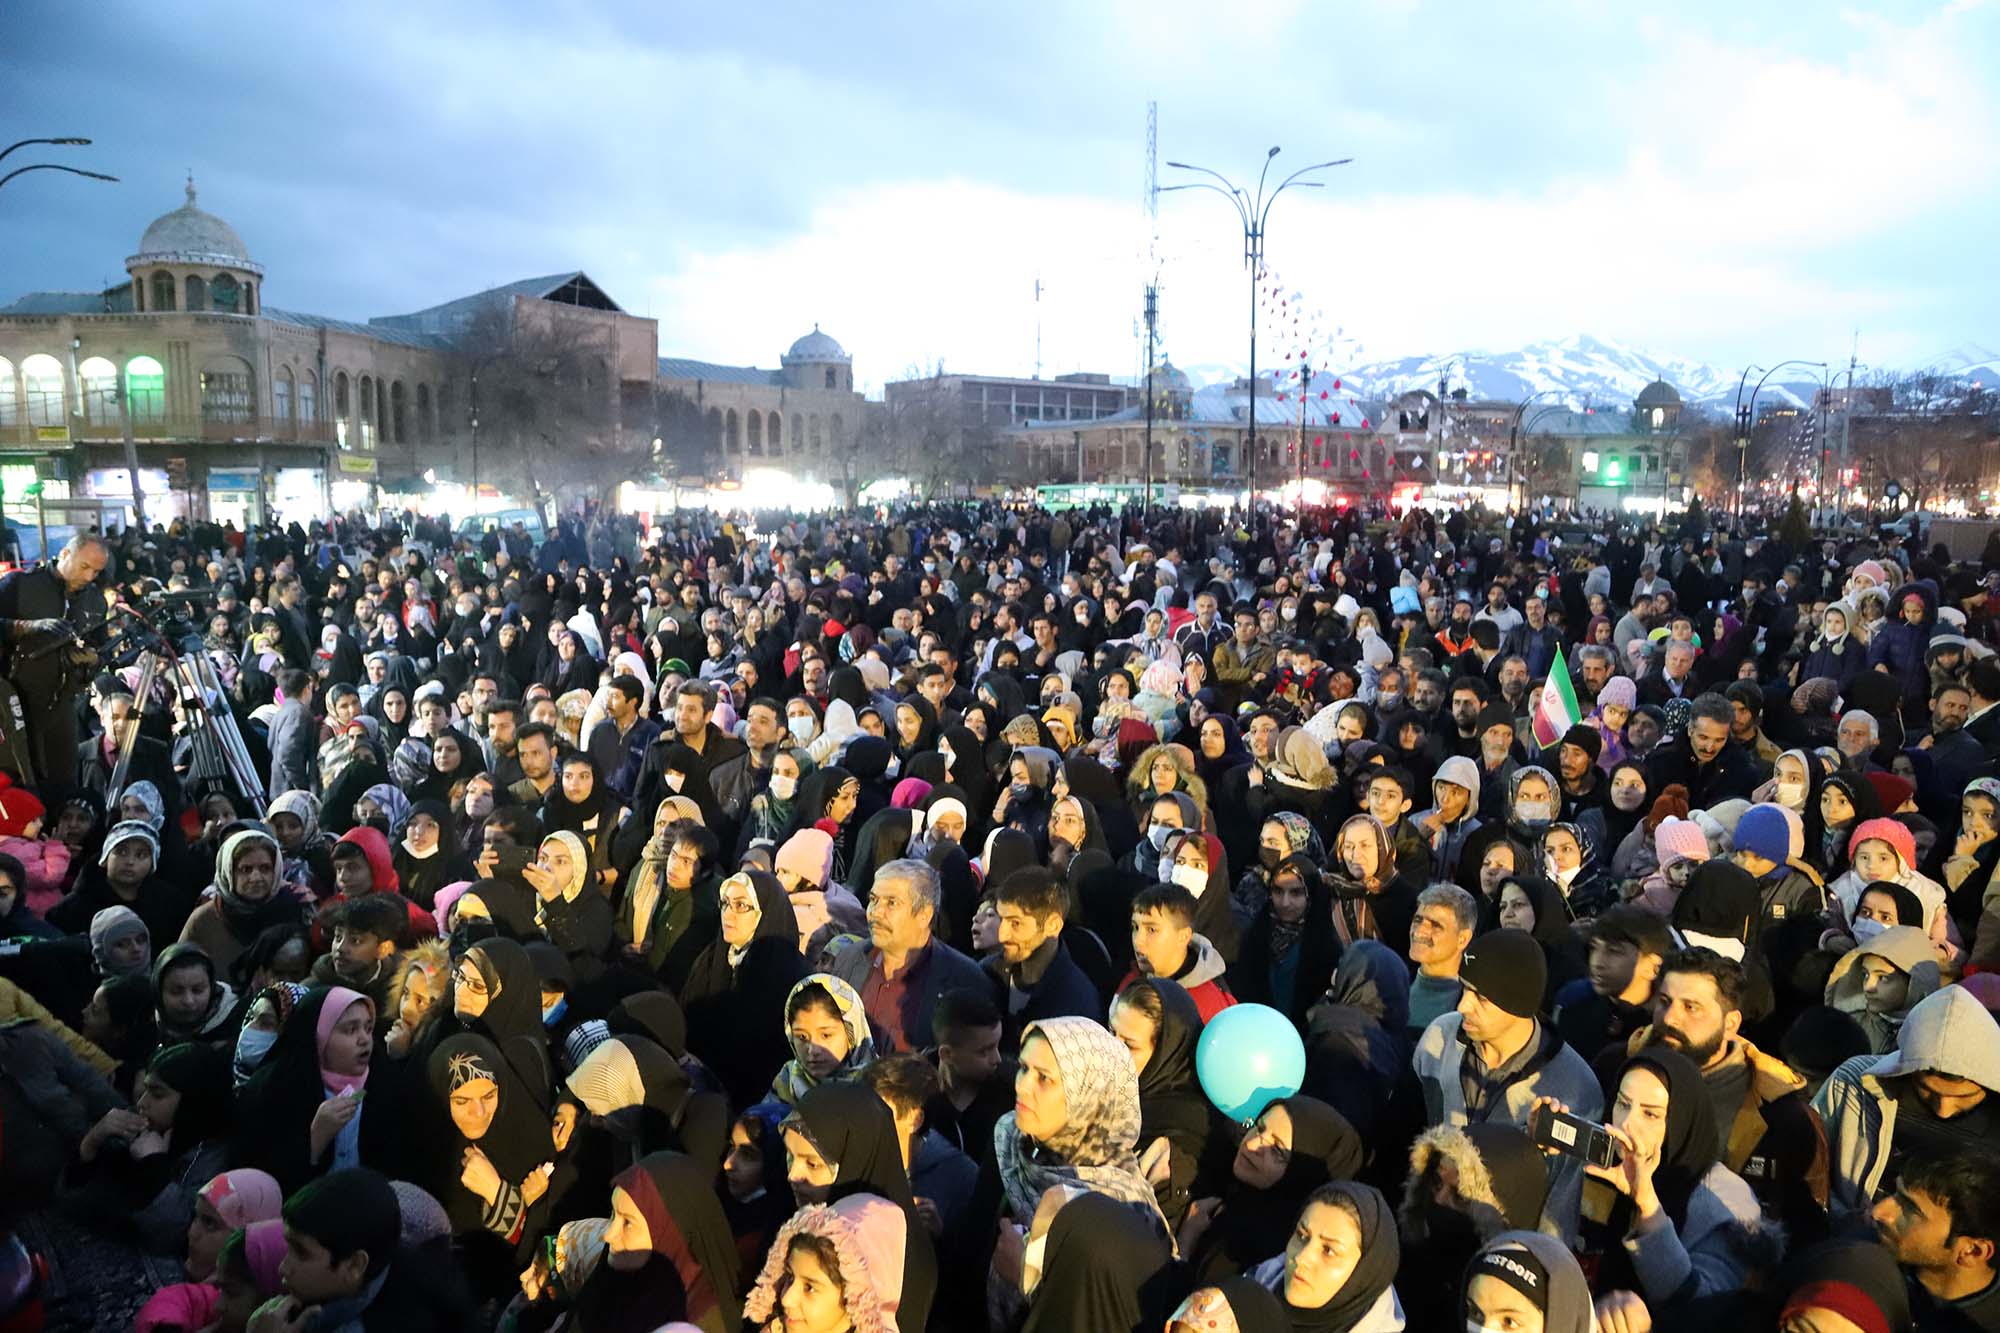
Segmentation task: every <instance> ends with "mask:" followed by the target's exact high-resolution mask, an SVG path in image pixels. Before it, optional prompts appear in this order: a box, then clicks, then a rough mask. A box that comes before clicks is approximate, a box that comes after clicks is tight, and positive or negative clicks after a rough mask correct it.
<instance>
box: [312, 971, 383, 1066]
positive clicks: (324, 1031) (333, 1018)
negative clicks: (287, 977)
mask: <svg viewBox="0 0 2000 1333" xmlns="http://www.w3.org/2000/svg"><path fill="white" fill-rule="evenodd" d="M357 1000H358V1001H360V1002H361V1003H362V1004H365V1005H367V1006H368V1021H369V1022H370V1023H373V1022H374V1021H375V1002H374V1001H373V1000H371V999H369V998H368V997H367V996H366V995H363V994H362V993H361V992H360V991H358V990H349V989H348V988H347V987H345V986H335V987H334V988H333V989H332V990H329V991H328V992H327V993H326V1002H325V1003H324V1004H322V1005H321V1006H320V1009H319V1025H318V1027H317V1029H316V1030H315V1031H314V1033H313V1050H314V1051H316V1052H318V1054H319V1081H320V1083H321V1085H322V1086H323V1087H325V1088H326V1090H327V1091H328V1092H358V1091H360V1090H361V1088H362V1086H363V1085H364V1084H366V1083H367V1082H368V1071H367V1070H365V1069H364V1070H362V1071H361V1072H360V1073H359V1074H336V1073H334V1072H333V1071H332V1070H331V1069H328V1068H327V1067H326V1042H327V1038H329V1037H331V1036H332V1035H333V1029H334V1025H335V1024H336V1023H338V1022H340V1016H341V1015H342V1014H344V1013H346V1012H347V1011H348V1009H349V1008H351V1007H352V1006H353V1004H354V1003H355V1001H357Z"/></svg>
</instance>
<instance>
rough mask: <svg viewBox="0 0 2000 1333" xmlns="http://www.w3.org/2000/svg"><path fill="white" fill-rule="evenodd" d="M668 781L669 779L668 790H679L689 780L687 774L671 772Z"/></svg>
mask: <svg viewBox="0 0 2000 1333" xmlns="http://www.w3.org/2000/svg"><path fill="white" fill-rule="evenodd" d="M666 781H667V790H668V791H679V790H680V789H681V786H682V784H683V783H685V782H686V781H687V774H685V773H669V774H667V778H666Z"/></svg>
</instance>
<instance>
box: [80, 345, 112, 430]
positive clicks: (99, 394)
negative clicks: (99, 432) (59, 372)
mask: <svg viewBox="0 0 2000 1333" xmlns="http://www.w3.org/2000/svg"><path fill="white" fill-rule="evenodd" d="M76 377H77V379H78V380H79V381H81V383H82V385H83V416H84V419H85V420H86V421H88V422H89V423H90V424H91V425H93V426H109V425H113V424H115V423H116V422H117V420H118V367H116V366H114V365H112V364H111V363H110V362H109V361H106V360H105V359H104V358H103V357H101V356H93V357H91V358H90V359H89V360H87V361H85V362H84V363H83V364H82V365H80V366H78V367H77V368H76Z"/></svg>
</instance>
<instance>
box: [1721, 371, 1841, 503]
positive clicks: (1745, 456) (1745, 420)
mask: <svg viewBox="0 0 2000 1333" xmlns="http://www.w3.org/2000/svg"><path fill="white" fill-rule="evenodd" d="M1786 366H1815V367H1817V368H1819V369H1820V370H1825V369H1826V362H1824V361H1805V360H1800V359H1798V358H1793V359H1792V360H1790V361H1780V362H1778V364H1777V365H1775V366H1772V367H1771V368H1770V369H1769V370H1766V371H1765V372H1764V373H1763V375H1762V376H1761V377H1760V378H1759V379H1758V381H1757V387H1756V388H1754V389H1752V390H1750V402H1749V404H1748V405H1747V406H1739V407H1738V408H1737V409H1736V522H1737V525H1738V526H1739V527H1740V526H1741V525H1742V522H1743V485H1744V480H1745V476H1746V474H1747V472H1748V471H1749V460H1750V432H1751V431H1753V430H1755V429H1756V427H1757V395H1758V394H1760V393H1762V392H1763V391H1764V384H1765V381H1767V380H1769V379H1770V378H1771V376H1773V375H1775V374H1777V373H1778V372H1779V371H1781V370H1783V369H1784V368H1785V367H1786ZM1755 369H1757V367H1756V366H1746V367H1744V369H1743V379H1739V380H1737V381H1736V399H1737V402H1738V403H1739V404H1740V403H1742V401H1743V380H1745V379H1748V378H1750V372H1751V371H1753V370H1755Z"/></svg>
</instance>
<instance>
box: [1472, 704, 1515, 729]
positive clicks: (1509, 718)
mask: <svg viewBox="0 0 2000 1333" xmlns="http://www.w3.org/2000/svg"><path fill="white" fill-rule="evenodd" d="M1513 725H1514V710H1513V709H1511V708H1509V707H1508V706H1507V705H1506V704H1503V703H1490V704H1488V705H1486V707H1484V708H1482V709H1480V710H1479V720H1478V721H1477V722H1475V723H1474V724H1473V728H1472V734H1473V735H1475V736H1484V735H1485V734H1486V733H1487V732H1488V731H1490V730H1491V729H1492V728H1494V727H1511V726H1513Z"/></svg>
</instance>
